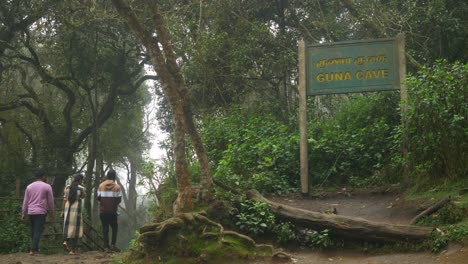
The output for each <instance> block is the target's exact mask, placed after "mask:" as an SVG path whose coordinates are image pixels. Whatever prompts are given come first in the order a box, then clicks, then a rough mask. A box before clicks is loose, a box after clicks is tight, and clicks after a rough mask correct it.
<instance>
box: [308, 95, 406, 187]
mask: <svg viewBox="0 0 468 264" xmlns="http://www.w3.org/2000/svg"><path fill="white" fill-rule="evenodd" d="M335 104H338V105H339V108H338V109H337V110H336V111H337V112H336V113H334V114H332V115H330V116H328V117H327V118H325V119H318V118H317V120H312V121H310V122H309V123H308V126H309V127H308V131H311V132H312V133H309V146H310V147H309V167H310V168H313V170H311V174H312V175H311V176H312V184H315V185H316V184H324V183H327V184H348V183H350V184H353V185H357V186H359V187H364V186H368V185H373V184H377V183H378V184H381V183H382V179H385V178H384V177H383V176H387V175H384V174H383V173H382V171H383V170H384V168H385V167H386V165H387V164H388V163H389V161H390V160H391V157H392V155H391V154H392V152H391V149H392V147H393V144H394V143H393V141H392V140H391V139H392V135H393V131H394V130H395V127H397V126H398V124H399V122H400V118H399V113H398V111H397V107H398V95H397V94H396V93H379V94H368V95H353V96H349V100H344V99H342V102H338V103H335ZM396 180H398V179H397V178H395V177H393V178H392V177H388V178H387V181H389V182H390V181H396Z"/></svg>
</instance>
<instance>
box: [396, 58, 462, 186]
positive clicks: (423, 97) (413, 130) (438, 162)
mask: <svg viewBox="0 0 468 264" xmlns="http://www.w3.org/2000/svg"><path fill="white" fill-rule="evenodd" d="M407 85H408V88H409V102H408V114H407V117H406V118H407V122H406V126H404V128H403V131H402V137H403V138H402V140H404V141H405V142H404V143H405V144H406V146H407V148H408V153H407V154H408V155H407V156H406V158H407V159H406V163H405V165H406V166H407V169H408V171H410V175H408V176H411V178H412V179H414V180H413V182H416V183H418V184H419V185H421V184H423V183H424V184H426V183H427V184H437V182H438V180H440V179H441V180H443V181H454V180H462V179H466V175H467V174H468V163H467V162H466V161H467V160H468V92H467V89H468V64H466V63H465V64H463V63H458V62H457V63H453V64H450V63H447V62H446V61H438V62H437V63H435V64H434V65H432V66H431V67H425V68H423V69H421V70H420V71H419V72H418V74H416V75H413V76H410V77H409V78H408V81H407Z"/></svg>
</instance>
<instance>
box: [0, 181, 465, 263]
mask: <svg viewBox="0 0 468 264" xmlns="http://www.w3.org/2000/svg"><path fill="white" fill-rule="evenodd" d="M268 199H270V200H272V201H275V202H278V203H283V204H287V205H290V206H294V207H298V208H303V209H307V210H313V211H318V212H326V211H332V210H333V209H336V212H337V214H339V215H344V216H353V217H360V218H365V219H368V220H372V221H377V222H387V223H393V224H408V223H409V222H410V221H411V219H412V218H413V217H414V216H416V215H417V214H418V213H419V212H420V211H421V210H422V209H423V207H422V205H421V202H416V201H407V200H406V199H404V197H403V196H402V195H401V194H399V193H397V192H388V191H386V192H366V193H357V192H350V191H348V190H346V189H342V190H341V191H339V192H335V193H328V194H327V195H324V196H321V197H316V198H310V197H302V196H300V195H290V196H287V197H268ZM435 202H436V201H432V202H431V201H430V202H429V203H435ZM426 206H427V201H426ZM284 251H285V252H286V253H288V254H290V255H291V256H292V259H291V261H289V263H296V264H321V263H346V264H357V263H359V264H361V263H368V264H374V263H375V264H381V263H382V264H383V263H398V264H406V263H408V264H409V263H424V264H436V263H447V264H448V263H450V264H466V263H468V245H463V244H451V245H449V247H448V248H447V249H445V250H444V251H442V252H441V253H438V254H434V253H431V252H410V253H398V252H393V253H371V252H370V251H369V252H366V251H364V250H360V251H353V250H349V249H346V250H343V249H333V250H315V249H314V250H313V249H307V248H290V249H285V250H284ZM114 257H115V255H111V254H106V253H103V252H97V251H90V252H82V253H81V254H78V255H75V256H70V255H66V254H54V255H41V254H40V255H37V256H29V255H28V254H27V253H15V254H7V255H0V263H2V264H30V263H31V264H32V263H43V264H46V263H47V264H49V263H50V264H54V263H56V264H59V263H60V264H75V263H86V264H88V263H90V264H107V263H109V264H110V263H113V258H114ZM227 263H245V261H241V260H231V261H226V262H225V263H224V264H227ZM248 263H250V264H272V263H278V261H275V260H271V259H258V260H251V261H249V262H248Z"/></svg>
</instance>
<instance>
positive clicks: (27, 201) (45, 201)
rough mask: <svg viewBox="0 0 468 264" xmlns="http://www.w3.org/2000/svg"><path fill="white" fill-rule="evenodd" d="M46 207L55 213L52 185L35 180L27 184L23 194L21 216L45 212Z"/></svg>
mask: <svg viewBox="0 0 468 264" xmlns="http://www.w3.org/2000/svg"><path fill="white" fill-rule="evenodd" d="M47 209H48V210H49V211H50V212H52V213H55V206H54V195H53V193H52V187H51V186H50V185H49V184H47V183H45V182H43V181H35V182H33V183H31V184H29V185H28V187H26V192H25V194H24V200H23V217H26V215H37V214H46V213H47Z"/></svg>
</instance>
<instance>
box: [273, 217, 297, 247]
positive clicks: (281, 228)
mask: <svg viewBox="0 0 468 264" xmlns="http://www.w3.org/2000/svg"><path fill="white" fill-rule="evenodd" d="M273 233H274V234H275V237H276V242H278V243H280V244H286V243H288V242H291V241H296V239H297V235H296V231H295V230H294V226H293V225H292V224H291V223H288V222H280V223H278V224H276V225H275V226H274V227H273Z"/></svg>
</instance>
